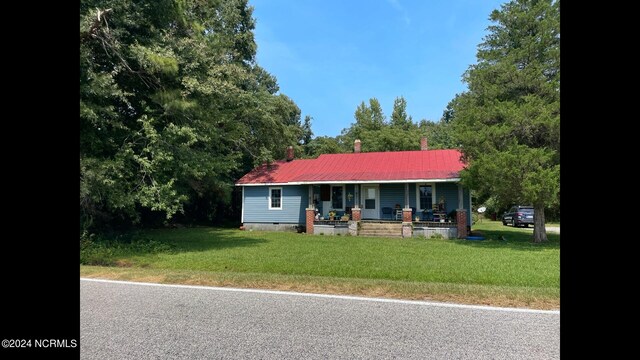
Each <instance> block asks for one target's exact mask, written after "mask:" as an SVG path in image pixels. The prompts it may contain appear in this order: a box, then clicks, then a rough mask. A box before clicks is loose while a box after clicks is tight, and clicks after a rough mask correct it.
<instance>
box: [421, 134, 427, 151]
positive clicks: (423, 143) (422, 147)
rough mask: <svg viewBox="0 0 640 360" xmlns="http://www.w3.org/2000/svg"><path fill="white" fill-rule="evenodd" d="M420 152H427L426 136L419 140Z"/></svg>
mask: <svg viewBox="0 0 640 360" xmlns="http://www.w3.org/2000/svg"><path fill="white" fill-rule="evenodd" d="M420 150H429V148H428V146H427V137H426V136H423V137H421V138H420Z"/></svg>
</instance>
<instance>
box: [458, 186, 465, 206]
mask: <svg viewBox="0 0 640 360" xmlns="http://www.w3.org/2000/svg"><path fill="white" fill-rule="evenodd" d="M462 208H464V191H462V184H460V183H458V209H462Z"/></svg>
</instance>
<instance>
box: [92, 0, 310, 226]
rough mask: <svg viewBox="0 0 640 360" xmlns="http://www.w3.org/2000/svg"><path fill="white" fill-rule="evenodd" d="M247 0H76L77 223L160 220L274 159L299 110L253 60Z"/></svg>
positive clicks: (215, 199)
mask: <svg viewBox="0 0 640 360" xmlns="http://www.w3.org/2000/svg"><path fill="white" fill-rule="evenodd" d="M252 11H253V10H252V8H251V7H250V6H248V4H247V0H225V1H222V0H208V1H198V2H194V1H184V0H153V1H151V0H140V1H133V0H82V1H81V3H80V205H81V224H82V226H83V227H85V228H94V229H96V228H98V227H100V226H106V225H109V224H115V223H117V222H121V223H123V224H125V223H136V222H140V221H141V220H143V217H144V216H145V214H150V213H154V214H161V215H162V216H163V217H165V218H166V219H169V218H171V217H173V216H174V215H176V214H178V213H183V212H184V211H185V207H186V208H187V209H190V208H191V209H193V208H194V207H193V206H191V205H192V204H195V203H198V202H201V200H202V199H206V202H207V203H208V204H210V206H208V208H209V209H215V208H216V206H214V205H216V204H228V202H229V200H230V194H231V190H232V188H233V181H234V180H235V179H236V178H237V177H238V176H239V174H241V173H242V172H243V171H245V170H246V169H248V168H251V167H252V166H253V165H254V164H256V163H259V162H261V161H265V160H271V159H273V158H279V157H280V158H281V157H282V156H284V149H285V148H286V146H287V145H292V144H295V143H296V142H297V141H298V139H300V137H301V136H302V129H301V124H300V109H299V108H298V107H297V106H296V104H295V103H294V102H293V101H292V100H291V99H289V98H288V97H286V96H285V95H284V94H278V90H279V89H278V85H277V82H276V79H275V78H274V77H273V76H272V75H270V74H269V73H268V72H267V71H266V70H264V69H262V68H260V67H259V66H258V65H257V64H256V62H255V51H256V43H255V40H254V35H253V29H254V27H255V21H254V19H253V17H252Z"/></svg>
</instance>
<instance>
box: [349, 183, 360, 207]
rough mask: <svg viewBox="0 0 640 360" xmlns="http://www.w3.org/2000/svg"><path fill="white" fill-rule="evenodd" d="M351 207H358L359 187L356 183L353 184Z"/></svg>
mask: <svg viewBox="0 0 640 360" xmlns="http://www.w3.org/2000/svg"><path fill="white" fill-rule="evenodd" d="M353 207H354V208H355V207H357V208H359V207H360V188H359V186H358V184H353ZM351 211H353V210H351Z"/></svg>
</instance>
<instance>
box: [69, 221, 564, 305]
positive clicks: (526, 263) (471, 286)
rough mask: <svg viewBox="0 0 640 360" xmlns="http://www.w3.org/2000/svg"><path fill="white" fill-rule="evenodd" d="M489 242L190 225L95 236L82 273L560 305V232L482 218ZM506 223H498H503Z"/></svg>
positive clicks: (85, 251)
mask: <svg viewBox="0 0 640 360" xmlns="http://www.w3.org/2000/svg"><path fill="white" fill-rule="evenodd" d="M477 225H478V226H474V230H479V231H481V232H482V233H483V235H485V237H486V238H487V240H485V241H480V242H477V241H465V240H434V239H424V238H414V239H407V240H403V239H387V238H367V237H350V236H346V237H345V236H340V237H338V236H312V235H305V234H295V233H284V232H260V231H253V232H249V231H239V230H232V229H219V228H184V229H165V230H148V231H141V232H139V233H137V234H136V235H135V236H132V237H130V239H128V240H127V241H114V240H96V241H91V242H88V243H85V244H84V245H83V247H82V251H81V263H82V265H81V269H80V270H81V275H82V276H86V277H101V278H111V279H124V280H132V281H151V282H163V283H184V284H200V285H213V286H234V287H253V288H263V289H279V290H293V291H309V292H321V293H335V294H351V295H365V296H382V297H392V298H404V299H429V300H439V301H455V302H461V303H471V304H488V305H496V306H524V307H532V308H546V309H548V308H558V307H559V235H556V234H549V239H550V241H549V242H547V243H545V244H533V243H531V242H530V236H531V234H530V229H529V230H527V229H513V228H511V227H503V226H502V225H501V224H500V223H499V222H487V221H483V223H481V224H477ZM498 225H499V226H498Z"/></svg>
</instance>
